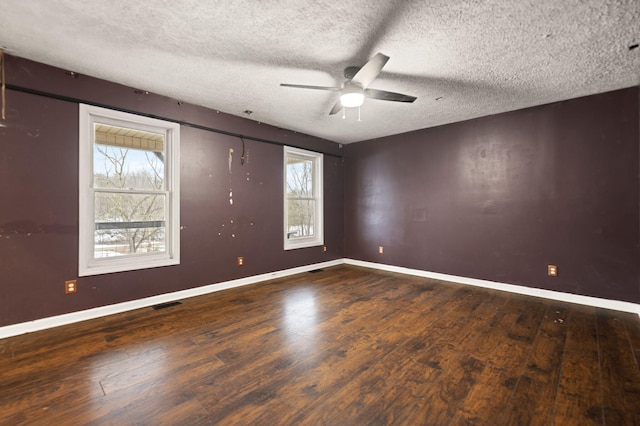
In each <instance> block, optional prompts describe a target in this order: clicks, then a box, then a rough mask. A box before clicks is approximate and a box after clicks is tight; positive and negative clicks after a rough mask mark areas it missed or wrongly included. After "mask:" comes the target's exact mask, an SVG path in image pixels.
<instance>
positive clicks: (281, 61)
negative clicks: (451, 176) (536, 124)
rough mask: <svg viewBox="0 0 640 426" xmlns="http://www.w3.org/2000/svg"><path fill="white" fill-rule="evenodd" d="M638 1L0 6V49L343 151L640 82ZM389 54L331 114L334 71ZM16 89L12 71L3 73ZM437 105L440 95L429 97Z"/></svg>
mask: <svg viewBox="0 0 640 426" xmlns="http://www.w3.org/2000/svg"><path fill="white" fill-rule="evenodd" d="M639 42H640V0H486V1H483V0H430V1H419V0H415V1H389V0H346V1H331V0H315V1H301V0H264V1H249V0H246V1H233V0H228V1H219V0H216V1H213V0H205V1H202V0H182V1H176V0H145V1H139V2H135V1H129V0H109V1H104V0H3V1H2V3H0V47H2V48H4V49H5V50H6V52H7V53H9V54H13V55H15V56H20V57H24V58H28V59H32V60H36V61H39V62H43V63H46V64H50V65H54V66H58V67H61V68H64V69H68V70H72V71H76V72H78V73H80V74H86V75H91V76H94V77H99V78H103V79H106V80H110V81H114V82H118V83H122V84H126V85H129V86H132V87H135V88H138V89H144V90H148V91H150V92H154V93H158V94H162V95H166V96H170V97H173V98H175V99H178V100H182V101H186V102H189V103H193V104H197V105H203V106H206V107H209V108H212V109H216V110H219V111H222V112H226V113H229V114H233V115H238V116H243V117H247V115H246V114H244V113H243V111H245V110H251V111H253V113H252V114H251V116H250V118H251V119H252V120H256V121H260V122H263V123H268V124H272V125H275V126H278V127H283V128H287V129H291V130H295V131H299V132H303V133H307V134H310V135H314V136H318V137H321V138H325V139H328V140H332V141H335V142H340V143H350V142H356V141H361V140H366V139H372V138H376V137H381V136H386V135H390V134H396V133H402V132H407V131H411V130H416V129H421V128H426V127H432V126H437V125H441V124H446V123H451V122H456V121H461V120H466V119H470V118H474V117H480V116H485V115H490V114H496V113H499V112H504V111H510V110H515V109H520V108H524V107H529V106H533V105H540V104H544V103H549V102H553V101H558V100H562V99H569V98H574V97H578V96H584V95H589V94H593V93H599V92H604V91H609V90H614V89H619V88H624V87H630V86H634V85H638V84H640V48H636V49H630V48H629V47H630V46H632V45H634V44H637V43H639ZM377 52H382V53H384V54H386V55H387V56H390V57H391V59H390V60H389V62H388V63H387V65H386V66H385V68H384V69H383V71H382V73H381V74H380V75H379V77H378V78H377V79H376V80H375V81H374V82H373V83H372V84H371V86H370V87H371V88H375V89H382V90H389V91H393V92H401V93H406V94H409V95H413V96H417V97H418V100H417V101H415V103H413V104H409V103H396V102H385V101H379V100H370V99H368V100H365V103H364V105H363V106H362V110H361V114H362V121H361V122H358V121H357V109H355V110H354V109H349V110H347V118H346V119H345V120H343V119H342V114H338V115H335V116H329V115H328V113H329V111H330V110H331V107H332V106H333V104H334V103H335V102H336V100H337V96H338V95H337V94H336V93H334V92H323V91H316V90H301V89H291V88H285V87H280V86H279V84H280V83H296V84H309V85H325V86H334V85H340V84H341V83H342V82H343V80H344V78H343V69H344V68H345V67H346V66H350V65H359V66H360V65H363V64H364V63H365V62H366V61H367V60H368V59H369V58H370V57H372V56H373V55H374V54H375V53H377ZM7 80H8V82H9V83H11V76H10V75H9V76H7ZM439 98H441V99H440V100H437V99H439Z"/></svg>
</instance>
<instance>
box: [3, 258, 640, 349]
mask: <svg viewBox="0 0 640 426" xmlns="http://www.w3.org/2000/svg"><path fill="white" fill-rule="evenodd" d="M345 263H346V264H347V265H355V266H363V267H365V268H371V269H380V270H383V271H389V272H398V273H401V274H407V275H414V276H418V277H424V278H432V279H436V280H441V281H449V282H454V283H458V284H467V285H472V286H476V287H484V288H490V289H494V290H501V291H508V292H511V293H517V294H524V295H527V296H536V297H542V298H545V299H552V300H559V301H562V302H569V303H577V304H580V305H587V306H595V307H598V308H605V309H613V310H615V311H622V312H631V313H634V314H638V315H639V316H640V305H639V304H636V303H631V302H622V301H619V300H610V299H600V298H597V297H590V296H581V295H577V294H571V293H562V292H559V291H551V290H543V289H539V288H533V287H525V286H519V285H514V284H504V283H498V282H494V281H488V280H480V279H477V278H467V277H459V276H456V275H447V274H440V273H437V272H429V271H423V270H420V269H410V268H404V267H401V266H393V265H385V264H382V263H374V262H365V261H362V260H355V259H336V260H332V261H329V262H322V263H315V264H313V265H305V266H299V267H296V268H291V269H285V270H283V271H276V272H269V273H266V274H261V275H254V276H251V277H246V278H239V279H237V280H231V281H225V282H221V283H217V284H210V285H206V286H203V287H196V288H191V289H188V290H181V291H176V292H173V293H166V294H160V295H158V296H152V297H146V298H144V299H138V300H132V301H129V302H123V303H118V304H115V305H108V306H101V307H98V308H93V309H87V310H84V311H79V312H72V313H69V314H63V315H57V316H54V317H48V318H42V319H38V320H34V321H28V322H23V323H20V324H13V325H8V326H4V327H0V339H4V338H6V337H11V336H17V335H20V334H25V333H31V332H33V331H39V330H45V329H48V328H53V327H58V326H61V325H66V324H72V323H76V322H80V321H85V320H89V319H94V318H100V317H104V316H107V315H113V314H118V313H121V312H126V311H132V310H134V309H140V308H146V307H149V306H153V305H158V304H161V303H168V302H173V301H176V300H181V299H187V298H189V297H195V296H201V295H204V294H209V293H214V292H216V291H221V290H226V289H229V288H234V287H240V286H244V285H249V284H255V283H259V282H262V281H267V280H271V279H274V278H281V277H286V276H289V275H295V274H299V273H302V272H308V271H312V270H314V269H320V268H328V267H331V266H337V265H342V264H345Z"/></svg>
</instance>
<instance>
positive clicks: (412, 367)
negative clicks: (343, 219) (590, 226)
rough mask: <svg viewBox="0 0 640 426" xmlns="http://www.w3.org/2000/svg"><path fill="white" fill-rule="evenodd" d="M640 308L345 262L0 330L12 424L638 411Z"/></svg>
mask: <svg viewBox="0 0 640 426" xmlns="http://www.w3.org/2000/svg"><path fill="white" fill-rule="evenodd" d="M639 356H640V318H638V316H637V315H633V314H627V313H621V312H615V311H609V310H605V309H597V308H591V307H584V306H579V305H571V304H567V303H561V302H556V301H550V300H545V299H537V298H533V297H527V296H521V295H514V294H509V293H503V292H498V291H493V290H486V289H480V288H473V287H467V286H462V285H457V284H451V283H445V282H439V281H435V280H430V279H424V278H417V277H410V276H404V275H400V274H393V273H387V272H381V271H374V270H369V269H364V268H358V267H353V266H339V267H334V268H330V269H326V270H324V271H320V272H317V273H305V274H300V275H296V276H293V277H288V278H285V279H278V280H273V281H269V282H266V283H261V284H256V285H252V286H246V287H242V288H237V289H232V290H226V291H223V292H218V293H214V294H210V295H206V296H200V297H197V298H192V299H187V300H183V301H182V304H180V305H176V306H171V307H167V308H165V309H160V310H154V309H152V308H147V309H140V310H137V311H132V312H127V313H123V314H119V315H114V316H111V317H106V318H100V319H96V320H91V321H86V322H83V323H79V324H73V325H69V326H63V327H59V328H56V329H52V330H46V331H42V332H37V333H31V334H28V335H23V336H16V337H12V338H8V339H4V340H0V424H2V425H12V426H13V425H39V424H42V425H80V424H114V425H133V424H149V425H160V424H168V425H200V424H202V425H209V424H234V425H235V424H246V425H390V424H394V425H422V424H424V425H449V424H451V425H552V424H557V425H590V424H598V425H633V424H636V425H638V424H640V370H639V368H638V357H639Z"/></svg>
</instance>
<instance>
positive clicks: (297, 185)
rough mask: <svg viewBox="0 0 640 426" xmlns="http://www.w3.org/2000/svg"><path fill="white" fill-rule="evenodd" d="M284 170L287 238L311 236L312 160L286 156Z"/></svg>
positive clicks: (312, 204) (312, 213)
mask: <svg viewBox="0 0 640 426" xmlns="http://www.w3.org/2000/svg"><path fill="white" fill-rule="evenodd" d="M286 170H287V198H288V200H289V203H288V216H287V218H288V224H287V234H288V235H289V238H299V237H309V236H313V235H314V232H313V225H314V223H313V218H314V212H315V205H314V203H315V200H314V194H313V175H314V173H313V161H311V160H301V159H298V158H288V159H287V169H286Z"/></svg>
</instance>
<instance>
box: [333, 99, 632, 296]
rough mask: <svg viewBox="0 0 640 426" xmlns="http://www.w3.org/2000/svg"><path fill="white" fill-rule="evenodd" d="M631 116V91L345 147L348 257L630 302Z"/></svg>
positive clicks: (346, 245) (569, 101) (570, 101)
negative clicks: (550, 272)
mask: <svg viewBox="0 0 640 426" xmlns="http://www.w3.org/2000/svg"><path fill="white" fill-rule="evenodd" d="M639 117H640V114H639V90H638V88H637V87H633V88H629V89H625V90H619V91H615V92H610V93H604V94H600V95H595V96H590V97H585V98H580V99H573V100H568V101H564V102H559V103H555V104H550V105H544V106H540V107H535V108H529V109H525V110H520V111H514V112H509V113H505V114H500V115H496V116H490V117H485V118H480V119H476V120H470V121H466V122H461V123H456V124H451V125H446V126H440V127H436V128H431V129H425V130H420V131H416V132H412V133H407V134H401V135H395V136H391V137H387V138H383V139H378V140H373V141H367V142H361V143H356V144H351V145H348V146H347V148H346V150H345V251H346V257H348V258H353V259H360V260H366V261H371V262H379V263H384V264H390V265H396V266H404V267H409V268H415V269H420V270H427V271H432V272H440V273H445V274H452V275H458V276H464V277H472V278H480V279H486V280H492V281H497V282H505V283H513V284H519V285H524V286H530V287H537V288H545V289H550V290H556V291H562V292H569V293H575V294H581V295H589V296H595V297H603V298H609V299H615V300H623V301H631V302H636V303H638V302H640V270H639V268H640V251H639V223H640V215H639V201H640V200H639V195H640V188H639V173H638V172H639V170H638V167H639V143H640V137H639ZM380 245H382V246H384V254H382V255H380V254H378V253H377V249H378V246H380ZM548 264H555V265H558V268H559V276H558V277H557V278H551V277H547V265H548Z"/></svg>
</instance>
